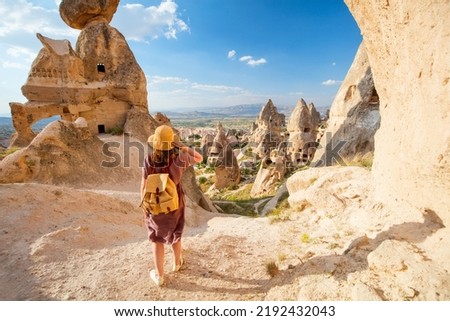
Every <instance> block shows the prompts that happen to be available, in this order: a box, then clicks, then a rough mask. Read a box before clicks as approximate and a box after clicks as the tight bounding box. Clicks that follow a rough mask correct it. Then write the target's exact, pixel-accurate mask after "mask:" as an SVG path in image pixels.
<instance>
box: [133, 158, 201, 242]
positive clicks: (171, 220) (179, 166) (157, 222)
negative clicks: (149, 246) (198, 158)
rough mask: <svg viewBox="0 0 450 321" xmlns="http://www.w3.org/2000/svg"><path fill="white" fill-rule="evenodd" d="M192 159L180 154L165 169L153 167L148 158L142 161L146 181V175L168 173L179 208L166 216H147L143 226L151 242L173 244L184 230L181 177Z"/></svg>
mask: <svg viewBox="0 0 450 321" xmlns="http://www.w3.org/2000/svg"><path fill="white" fill-rule="evenodd" d="M195 163H196V162H195V161H194V158H193V157H192V156H190V155H189V154H188V153H187V152H180V153H179V154H178V155H177V156H176V158H175V159H174V160H173V161H171V162H170V165H168V166H165V167H154V166H152V165H151V163H150V156H147V157H146V158H145V160H144V168H143V171H142V175H143V177H144V179H147V177H148V175H150V174H156V173H169V176H170V178H171V179H172V181H173V182H174V183H175V184H176V185H177V191H178V197H179V207H178V209H177V210H175V211H172V212H170V213H168V214H158V215H153V214H147V215H145V225H146V227H147V232H148V239H149V240H150V241H152V242H159V243H165V244H174V243H176V242H178V241H179V240H180V239H181V235H182V234H183V229H184V210H185V207H186V202H185V196H184V191H183V188H182V186H181V183H180V182H181V176H182V175H183V173H184V171H185V170H186V168H188V167H189V166H190V165H193V164H195Z"/></svg>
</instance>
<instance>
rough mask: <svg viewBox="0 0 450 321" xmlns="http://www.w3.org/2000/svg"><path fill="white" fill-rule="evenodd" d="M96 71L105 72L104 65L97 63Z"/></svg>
mask: <svg viewBox="0 0 450 321" xmlns="http://www.w3.org/2000/svg"><path fill="white" fill-rule="evenodd" d="M97 72H101V73H105V72H106V68H105V65H104V64H98V65H97Z"/></svg>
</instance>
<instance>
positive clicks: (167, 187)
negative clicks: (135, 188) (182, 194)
mask: <svg viewBox="0 0 450 321" xmlns="http://www.w3.org/2000/svg"><path fill="white" fill-rule="evenodd" d="M178 202H179V200H178V192H177V185H176V184H175V183H174V182H173V181H172V179H171V178H170V177H169V174H167V173H159V174H150V175H148V176H147V183H146V185H145V190H144V197H143V198H142V201H141V205H140V207H142V208H143V209H144V210H145V212H146V213H148V214H153V215H158V214H169V213H170V212H172V211H175V210H177V209H178Z"/></svg>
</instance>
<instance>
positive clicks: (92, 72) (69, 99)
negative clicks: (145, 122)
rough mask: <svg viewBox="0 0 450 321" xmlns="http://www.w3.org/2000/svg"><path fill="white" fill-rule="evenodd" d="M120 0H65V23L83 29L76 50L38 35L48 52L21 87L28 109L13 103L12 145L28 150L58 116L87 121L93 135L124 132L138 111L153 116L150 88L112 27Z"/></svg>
mask: <svg viewBox="0 0 450 321" xmlns="http://www.w3.org/2000/svg"><path fill="white" fill-rule="evenodd" d="M118 4H119V0H94V1H92V0H89V1H88V0H63V1H62V2H61V4H60V7H59V11H60V15H61V18H62V19H63V20H64V22H65V23H66V24H67V25H69V26H70V27H72V28H76V29H79V30H81V32H80V35H79V36H78V40H77V43H76V47H75V49H73V47H72V46H71V44H70V42H69V41H68V40H54V39H50V38H47V37H45V36H43V35H41V34H37V37H38V39H39V40H40V41H41V43H42V45H43V48H42V49H41V50H40V52H39V54H38V56H37V57H36V59H35V60H34V62H33V64H32V66H31V70H30V72H29V74H28V78H27V80H26V82H25V84H24V85H23V87H22V93H23V95H24V96H25V97H26V98H27V99H28V102H26V103H25V104H21V103H16V102H12V103H10V107H11V114H12V117H13V124H14V127H15V129H16V134H15V135H14V137H13V139H12V141H11V145H17V146H26V145H28V144H29V142H30V141H31V140H32V139H33V138H34V136H35V134H34V133H33V131H32V129H31V126H32V124H33V123H35V122H36V121H38V120H40V119H43V118H48V117H51V116H55V115H59V116H61V118H62V119H64V120H68V121H74V120H76V119H77V118H78V117H83V118H84V119H86V122H87V124H88V128H89V131H90V132H91V133H92V134H98V133H103V132H107V131H108V130H109V129H112V128H114V127H117V126H119V127H123V126H124V125H125V122H126V117H127V113H128V111H129V110H130V109H131V108H136V109H137V110H139V111H140V112H142V113H145V114H148V104H147V83H146V78H145V75H144V72H143V71H142V69H141V68H140V67H139V65H138V63H137V61H136V59H135V57H134V55H133V53H132V52H131V50H130V48H129V46H128V44H127V42H126V40H125V38H124V36H123V35H122V34H121V33H120V32H119V31H118V30H117V29H115V28H113V27H111V26H110V25H109V22H110V21H111V19H112V17H113V15H114V13H115V12H116V10H117V7H118Z"/></svg>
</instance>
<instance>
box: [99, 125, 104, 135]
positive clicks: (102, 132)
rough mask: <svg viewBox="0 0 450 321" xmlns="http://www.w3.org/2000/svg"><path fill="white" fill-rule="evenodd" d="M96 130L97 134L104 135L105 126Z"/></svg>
mask: <svg viewBox="0 0 450 321" xmlns="http://www.w3.org/2000/svg"><path fill="white" fill-rule="evenodd" d="M97 129H98V133H99V134H104V133H105V132H106V130H105V125H98V126H97Z"/></svg>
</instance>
